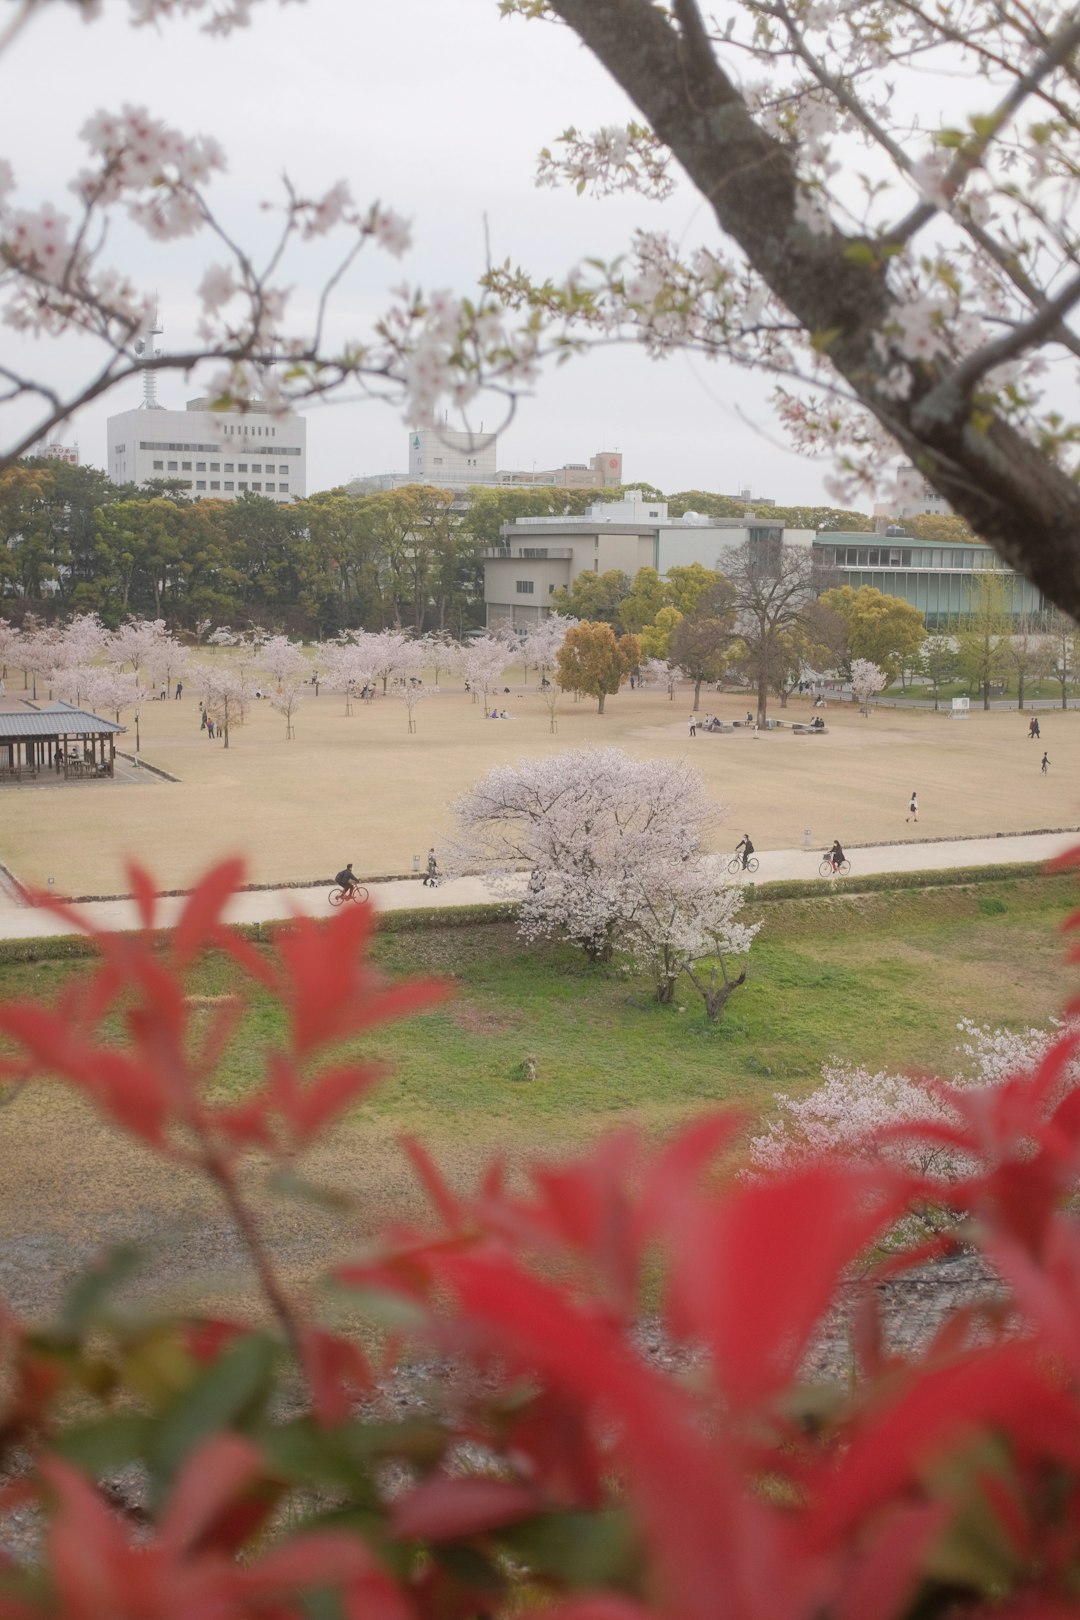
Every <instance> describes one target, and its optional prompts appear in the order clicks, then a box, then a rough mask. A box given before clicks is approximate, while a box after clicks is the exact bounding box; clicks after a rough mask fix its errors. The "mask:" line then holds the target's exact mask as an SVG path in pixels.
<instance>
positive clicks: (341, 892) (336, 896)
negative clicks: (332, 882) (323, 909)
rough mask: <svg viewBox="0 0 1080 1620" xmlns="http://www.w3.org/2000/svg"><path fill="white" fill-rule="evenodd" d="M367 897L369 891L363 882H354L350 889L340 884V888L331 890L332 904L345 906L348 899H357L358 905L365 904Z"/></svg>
mask: <svg viewBox="0 0 1080 1620" xmlns="http://www.w3.org/2000/svg"><path fill="white" fill-rule="evenodd" d="M367 898H368V892H367V890H366V889H365V888H364V885H363V884H362V883H354V884H353V885H352V887H351V888H348V889H343V888H341V887H340V885H339V887H338V888H336V889H331V890H330V904H331V905H332V906H343V905H344V904H345V902H346V900H355V901H356V903H357V904H358V905H363V903H364V901H365V900H366V899H367Z"/></svg>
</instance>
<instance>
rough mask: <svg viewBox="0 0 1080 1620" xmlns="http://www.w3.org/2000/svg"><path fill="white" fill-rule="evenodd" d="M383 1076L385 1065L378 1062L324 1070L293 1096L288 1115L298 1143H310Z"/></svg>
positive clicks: (352, 1064)
mask: <svg viewBox="0 0 1080 1620" xmlns="http://www.w3.org/2000/svg"><path fill="white" fill-rule="evenodd" d="M385 1073H386V1068H385V1065H383V1064H380V1063H350V1064H343V1065H342V1066H341V1067H340V1068H335V1069H325V1070H323V1072H322V1073H321V1074H319V1075H317V1076H316V1077H315V1078H314V1079H313V1080H310V1081H309V1082H308V1083H307V1085H305V1086H304V1087H302V1088H301V1089H300V1090H299V1091H298V1092H297V1093H296V1095H295V1097H294V1100H293V1103H292V1108H291V1112H290V1114H289V1116H288V1118H289V1121H290V1123H291V1125H292V1126H293V1129H294V1131H295V1133H296V1138H297V1141H299V1142H301V1143H307V1142H310V1141H311V1139H312V1137H313V1136H316V1135H317V1134H318V1132H319V1131H321V1130H322V1129H323V1128H324V1127H325V1126H326V1125H328V1124H330V1123H331V1121H333V1120H335V1119H337V1118H338V1116H339V1115H340V1114H342V1113H344V1111H345V1109H346V1108H348V1107H349V1105H350V1104H351V1103H354V1102H355V1101H356V1100H357V1098H358V1097H362V1096H363V1095H364V1093H365V1092H367V1091H370V1090H371V1087H372V1086H373V1085H375V1084H376V1083H377V1081H379V1080H381V1079H382V1078H383V1076H384V1075H385Z"/></svg>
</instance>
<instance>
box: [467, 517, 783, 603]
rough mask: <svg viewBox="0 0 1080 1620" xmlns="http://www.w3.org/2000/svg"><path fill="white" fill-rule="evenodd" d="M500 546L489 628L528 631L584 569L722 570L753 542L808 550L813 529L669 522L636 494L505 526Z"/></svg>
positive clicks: (488, 586) (491, 560) (765, 521)
mask: <svg viewBox="0 0 1080 1620" xmlns="http://www.w3.org/2000/svg"><path fill="white" fill-rule="evenodd" d="M501 539H502V544H501V545H499V546H498V547H496V548H495V549H494V550H492V551H487V552H485V553H484V603H485V606H486V613H487V623H488V626H489V628H491V629H494V628H496V626H498V625H507V624H508V625H513V626H515V627H516V628H520V629H522V630H526V629H528V627H529V625H531V624H536V623H537V622H538V621H539V620H540V619H544V618H547V616H548V614H549V613H550V612H551V605H550V599H551V597H552V596H553V595H554V594H555V592H556V591H557V590H569V588H570V586H571V585H572V584H573V582H574V580H575V579H576V578H577V576H578V575H579V574H580V573H582V572H584V571H585V570H586V569H591V570H592V571H593V572H595V573H597V574H604V573H607V572H608V570H609V569H619V570H620V571H621V572H622V573H624V574H628V575H629V576H630V578H631V579H633V577H634V575H635V574H636V573H637V571H638V569H639V568H655V569H656V571H657V573H658V574H661V575H663V574H666V573H667V571H668V569H669V568H675V567H679V568H685V567H688V566H689V565H690V564H691V563H700V564H701V566H702V567H703V568H709V569H714V570H716V571H717V572H718V573H722V572H723V570H724V566H725V562H726V560H727V559H728V558H730V556H731V553H732V552H733V551H736V550H737V549H738V548H739V547H740V546H743V545H746V544H747V543H750V544H754V545H762V546H768V545H773V544H777V545H779V544H782V545H786V546H792V545H795V546H807V547H808V546H810V545H812V544H813V541H814V531H813V529H786V528H784V526H783V524H782V523H780V522H778V521H777V520H774V519H772V518H761V517H747V518H709V517H702V516H699V515H698V514H697V513H694V512H688V513H686V515H685V516H684V517H681V518H672V517H669V516H668V509H667V502H666V501H651V500H648V499H646V498H645V497H644V496H642V495H640V494H634V495H632V496H631V497H629V498H628V499H627V500H624V501H603V502H598V503H597V504H596V505H595V506H593V507H591V508H590V510H589V511H588V512H586V513H585V515H584V516H583V517H580V518H573V517H571V518H568V517H531V518H520V519H519V520H518V521H517V522H516V523H504V524H503V527H502V536H501Z"/></svg>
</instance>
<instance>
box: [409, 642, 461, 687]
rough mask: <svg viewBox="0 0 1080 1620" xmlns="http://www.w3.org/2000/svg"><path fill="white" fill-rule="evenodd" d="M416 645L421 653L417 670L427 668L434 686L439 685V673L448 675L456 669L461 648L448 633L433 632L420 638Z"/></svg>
mask: <svg viewBox="0 0 1080 1620" xmlns="http://www.w3.org/2000/svg"><path fill="white" fill-rule="evenodd" d="M418 645H419V647H420V648H421V652H420V653H419V655H418V656H419V658H420V663H419V664H418V665H417V668H429V669H430V670H431V672H432V675H433V677H434V681H435V685H436V686H438V684H439V674H440V671H441V672H442V673H443V674H444V675H449V674H451V673H452V672H453V671H454V670H455V669H457V668H458V666H459V662H460V659H461V648H460V647H459V645H458V643H457V642H456V641H455V640H454V639H453V637H452V636H451V635H450V634H449V632H448V631H446V630H434V631H432V632H431V634H430V635H427V636H422V637H421V638H420V641H419V643H418Z"/></svg>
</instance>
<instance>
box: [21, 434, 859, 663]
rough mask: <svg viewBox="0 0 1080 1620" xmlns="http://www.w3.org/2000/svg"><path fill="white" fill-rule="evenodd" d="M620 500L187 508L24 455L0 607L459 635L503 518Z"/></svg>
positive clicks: (435, 492)
mask: <svg viewBox="0 0 1080 1620" xmlns="http://www.w3.org/2000/svg"><path fill="white" fill-rule="evenodd" d="M631 487H633V488H640V489H643V490H644V491H645V492H646V493H647V494H649V495H650V496H652V497H654V498H658V497H659V496H660V492H659V491H657V490H655V489H654V488H653V486H651V485H639V486H631ZM624 493H625V490H624V489H623V488H612V489H604V490H593V489H590V490H567V489H554V488H552V489H521V490H519V489H493V488H477V489H474V490H471V491H470V492H469V493H468V495H467V496H462V495H460V494H457V495H455V494H454V493H453V492H451V491H449V490H442V489H436V488H434V487H433V486H429V485H422V484H416V485H407V486H405V487H403V488H400V489H395V490H387V491H384V492H380V493H377V494H370V495H354V494H350V493H349V492H347V491H346V490H344V489H331V490H324V491H321V492H319V493H318V494H315V495H312V496H310V497H308V498H307V499H306V500H301V501H294V502H292V503H291V504H288V505H285V504H283V503H280V502H277V501H273V500H269V499H268V498H266V497H265V496H261V495H255V494H251V493H250V492H249V493H246V494H244V495H242V496H241V497H240V498H239V499H238V500H235V501H214V500H195V501H193V500H190V499H188V497H187V494H186V492H185V490H184V489H183V488H182V487H181V486H180V485H179V484H177V483H176V482H175V481H161V482H157V483H154V484H150V485H147V486H145V487H136V486H134V485H126V486H120V485H116V484H113V483H112V482H111V481H110V480H109V479H108V477H107V476H106V475H105V474H104V473H103V472H101V471H100V470H99V469H97V468H95V467H78V466H71V465H69V464H67V463H65V462H60V461H45V460H27V461H23V462H20V463H19V464H18V465H15V466H11V467H8V468H7V469H6V470H5V471H4V472H3V473H0V606H2V609H3V611H4V612H5V613H7V614H9V615H11V616H14V617H18V616H19V615H20V614H21V613H22V612H25V611H27V610H30V611H33V612H35V613H37V614H39V615H42V616H44V617H46V618H63V617H66V616H67V615H70V614H72V613H96V614H98V615H100V617H101V618H102V620H103V621H104V622H105V623H106V624H107V625H111V626H116V625H119V624H120V623H122V622H123V620H124V619H126V618H127V617H128V616H130V615H136V616H138V615H143V616H146V617H150V618H165V619H167V620H168V621H169V623H170V624H172V625H174V626H176V627H177V628H186V629H194V628H195V626H196V625H197V624H198V623H199V622H200V621H202V620H209V621H210V622H211V623H213V624H222V623H238V622H239V623H243V622H244V621H245V620H255V621H257V622H258V623H260V624H265V625H270V626H273V627H274V628H276V629H280V630H284V631H286V632H288V633H289V634H292V635H301V636H303V637H305V638H316V639H322V638H326V637H328V636H333V635H336V634H337V633H338V631H340V630H343V629H353V628H356V629H365V630H373V631H374V630H381V629H385V628H393V629H403V630H409V631H412V632H414V633H416V634H421V633H424V632H425V631H441V630H451V631H452V632H453V633H454V634H456V635H461V634H463V633H464V632H465V631H466V630H468V629H472V628H476V627H478V626H480V625H482V623H483V617H484V614H483V559H482V553H483V552H484V551H485V550H486V549H488V548H490V547H493V546H496V545H498V544H499V542H500V538H501V529H502V525H503V524H504V523H506V522H512V521H514V520H516V519H519V518H522V517H533V516H568V517H573V516H580V515H581V514H582V513H583V512H584V511H585V510H586V508H587V507H588V506H590V505H592V503H593V502H594V501H598V500H612V499H619V498H621V497H622V496H623V495H624ZM670 508H671V511H672V512H673V513H674V514H676V515H680V514H681V513H683V512H686V511H690V510H697V511H701V512H705V513H707V514H708V515H711V516H712V515H715V516H731V515H734V514H741V513H742V512H743V511H745V510H746V509H747V508H746V502H745V501H740V500H738V499H736V498H734V497H728V496H718V495H710V494H708V493H707V492H705V491H701V490H689V491H684V492H682V493H680V494H675V495H673V496H671V497H670ZM762 510H767V511H768V512H769V513H770V515H774V516H779V517H782V518H783V519H784V520H785V521H786V522H789V523H791V524H796V523H797V524H798V525H799V526H813V527H822V528H836V527H860V526H865V525H866V521H867V520H866V519H865V518H864V517H863V515H862V514H861V513H844V512H839V511H837V510H834V509H832V508H827V507H821V508H811V507H792V508H771V507H770V508H762ZM587 616H596V615H587Z"/></svg>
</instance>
